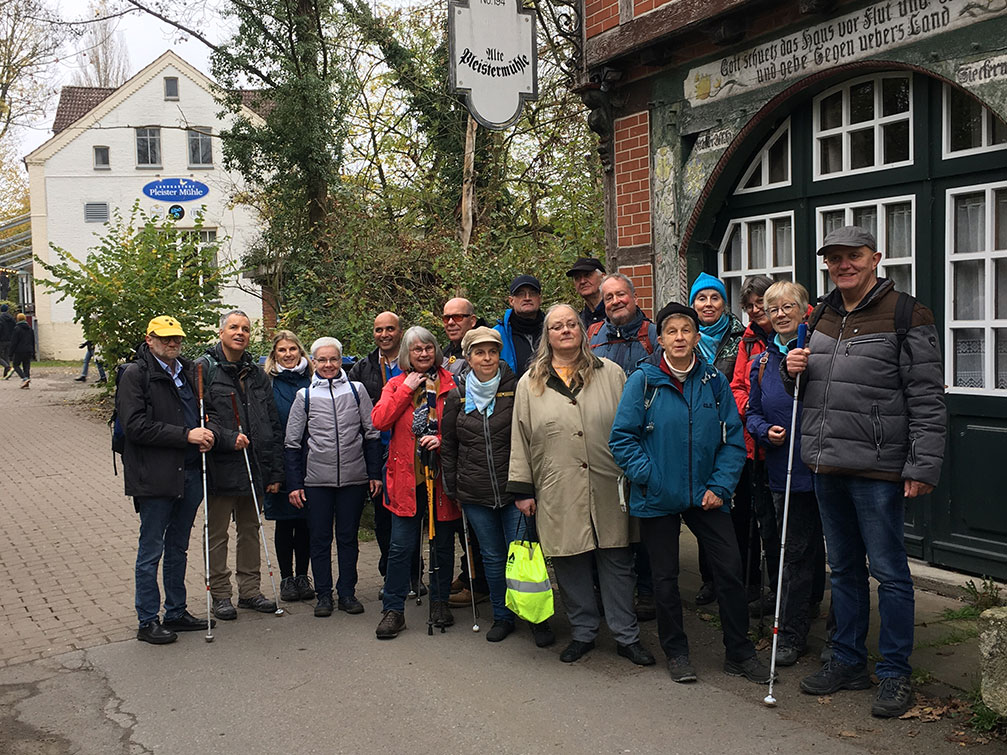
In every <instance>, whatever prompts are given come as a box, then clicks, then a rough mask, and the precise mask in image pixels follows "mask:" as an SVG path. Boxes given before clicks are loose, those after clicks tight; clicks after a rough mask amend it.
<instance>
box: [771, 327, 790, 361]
mask: <svg viewBox="0 0 1007 755" xmlns="http://www.w3.org/2000/svg"><path fill="white" fill-rule="evenodd" d="M773 343H775V344H776V346H777V348H778V349H779V350H780V353H781V354H783V356H786V355H787V352H788V351H790V347H789V346H788V345H787V344H785V343H784V342H783V341H782V340H781V339H780V334H779V333H777V334H776V336H775V337H774V338H773Z"/></svg>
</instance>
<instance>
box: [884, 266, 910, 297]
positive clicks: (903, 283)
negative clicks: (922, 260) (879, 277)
mask: <svg viewBox="0 0 1007 755" xmlns="http://www.w3.org/2000/svg"><path fill="white" fill-rule="evenodd" d="M885 277H886V278H890V279H891V280H892V281H893V282H894V283H895V288H897V289H898V290H899V291H905V292H906V293H910V294H911V293H912V292H913V268H912V266H911V265H885Z"/></svg>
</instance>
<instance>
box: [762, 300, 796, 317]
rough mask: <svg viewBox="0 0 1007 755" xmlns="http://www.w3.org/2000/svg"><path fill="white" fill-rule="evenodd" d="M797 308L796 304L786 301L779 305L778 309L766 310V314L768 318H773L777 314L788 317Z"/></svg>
mask: <svg viewBox="0 0 1007 755" xmlns="http://www.w3.org/2000/svg"><path fill="white" fill-rule="evenodd" d="M796 307H797V304H796V303H795V302H792V301H788V302H787V303H786V304H781V305H780V306H778V307H770V308H769V309H767V310H766V314H767V315H769V316H770V317H775V316H776V315H777V314H778V313H780V312H782V313H783V314H785V315H789V314H790V313H791V312H793V311H794V309H795V308H796Z"/></svg>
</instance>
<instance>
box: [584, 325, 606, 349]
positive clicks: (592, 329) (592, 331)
mask: <svg viewBox="0 0 1007 755" xmlns="http://www.w3.org/2000/svg"><path fill="white" fill-rule="evenodd" d="M604 324H605V321H604V320H599V321H598V322H593V323H591V324H590V325H588V326H587V342H588V343H589V344H590V343H591V341H592V340H593V339H594V337H595V336H596V335H598V334H599V333H600V332H601V328H602V326H603V325H604ZM604 345H605V344H603V343H596V344H591V348H592V349H597V348H598V347H599V346H604Z"/></svg>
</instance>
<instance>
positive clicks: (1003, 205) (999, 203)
mask: <svg viewBox="0 0 1007 755" xmlns="http://www.w3.org/2000/svg"><path fill="white" fill-rule="evenodd" d="M993 196H994V200H993V227H994V228H995V229H996V230H995V231H994V233H995V234H996V237H995V238H994V240H993V241H994V244H995V246H996V248H997V249H1007V190H1004V189H997V190H996V191H995V192H993Z"/></svg>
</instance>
